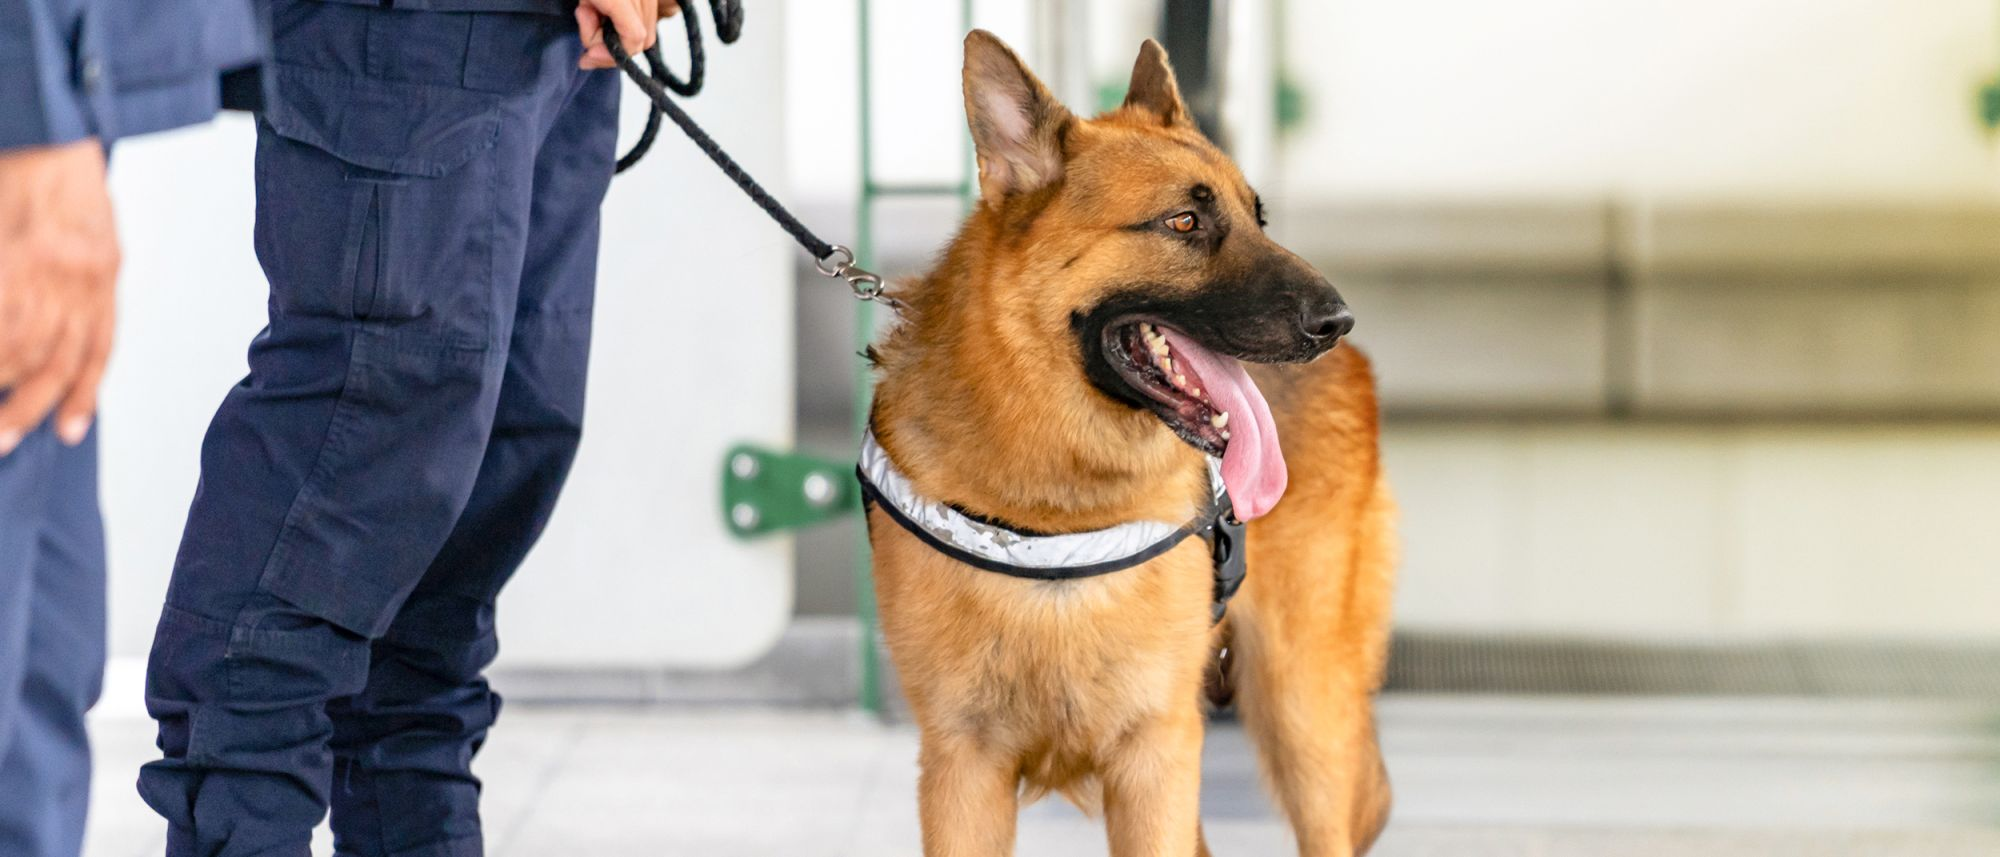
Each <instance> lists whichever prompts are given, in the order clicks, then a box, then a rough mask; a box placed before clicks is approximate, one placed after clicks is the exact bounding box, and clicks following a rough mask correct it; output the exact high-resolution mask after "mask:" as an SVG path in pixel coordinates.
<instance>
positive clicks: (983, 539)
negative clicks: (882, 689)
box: [854, 431, 1248, 622]
mask: <svg viewBox="0 0 2000 857" xmlns="http://www.w3.org/2000/svg"><path fill="white" fill-rule="evenodd" d="M854 469H855V473H856V475H858V476H860V478H861V497H862V500H863V502H865V503H867V504H868V505H869V506H871V507H880V508H881V509H882V512H883V514H885V515H887V516H888V517H889V520H892V521H895V522H896V525H897V526H900V527H902V528H903V529H905V530H908V531H909V533H910V535H913V536H916V537H917V539H918V540H919V541H922V542H923V543H924V544H926V545H929V546H930V548H931V549H932V550H935V551H937V552H938V553H941V554H944V555H945V556H948V557H951V558H952V559H955V560H957V561H959V562H962V563H965V564H966V565H969V566H972V567H973V568H977V569H981V570H984V571H991V572H996V573H999V574H1004V575H1007V576H1009V577H1020V578H1026V579H1028V580H1080V579H1082V578H1086V577H1096V576H1098V575H1100V574H1110V573H1111V572H1114V571H1123V570H1125V569H1128V568H1132V567H1133V566H1136V565H1139V564H1141V563H1144V562H1146V561H1147V560H1151V559H1153V558H1155V557H1158V556H1159V555H1161V554H1164V553H1166V552H1167V551H1169V550H1172V549H1173V548H1174V547H1175V546H1177V545H1179V544H1180V543H1181V542H1183V541H1186V540H1187V539H1188V537H1190V536H1200V537H1201V538H1202V540H1203V541H1206V542H1207V543H1208V547H1209V555H1210V557H1211V558H1212V559H1213V560H1214V563H1215V590H1214V599H1215V600H1214V605H1213V607H1212V608H1211V609H1210V618H1211V619H1212V620H1213V621H1216V622H1220V621H1222V616H1223V613H1224V612H1225V611H1226V610H1227V608H1228V604H1229V599H1230V598H1231V597H1232V596H1234V595H1235V594H1236V590H1237V589H1238V588H1240V587H1242V585H1243V577H1244V574H1245V572H1246V571H1247V570H1248V569H1247V567H1246V566H1245V563H1244V556H1243V528H1244V527H1243V522H1242V521H1238V520H1236V516H1235V514H1234V508H1233V507H1232V506H1231V505H1230V502H1229V491H1228V489H1226V488H1224V487H1223V484H1222V465H1221V463H1220V462H1218V461H1216V460H1215V459H1213V458H1210V459H1209V460H1208V481H1209V485H1211V486H1212V488H1211V492H1210V497H1209V503H1208V506H1207V508H1205V509H1203V510H1202V512H1201V513H1200V514H1199V515H1197V516H1196V517H1195V519H1194V520H1192V521H1189V522H1187V523H1185V524H1181V525H1179V526H1176V525H1174V524H1169V523H1163V522H1160V521H1130V522H1127V523H1123V524H1118V525H1117V526H1112V527H1106V528H1104V529H1101V530H1091V531H1089V532H1082V533H1061V534H1049V533H1036V532H1028V531H1023V530H1016V529H1012V528H1009V527H1007V526H1005V525H1003V524H1001V523H999V522H997V521H994V520H991V519H988V518H985V517H982V516H979V515H976V514H973V513H971V512H968V511H966V510H964V509H961V508H959V507H957V506H954V505H952V504H950V503H946V502H944V501H941V500H932V499H929V498H926V497H924V496H922V495H920V494H918V493H917V491H916V488H915V487H914V486H912V485H911V484H910V480H909V477H906V476H904V475H903V473H902V471H899V470H897V469H896V465H895V462H892V461H890V460H889V453H888V451H887V450H885V449H883V448H882V445H881V444H880V443H877V442H876V440H875V432H873V431H869V432H867V433H866V434H864V435H863V436H862V438H861V461H860V463H859V464H858V465H856V467H855V468H854Z"/></svg>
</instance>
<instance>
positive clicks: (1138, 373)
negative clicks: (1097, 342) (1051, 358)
mask: <svg viewBox="0 0 2000 857" xmlns="http://www.w3.org/2000/svg"><path fill="white" fill-rule="evenodd" d="M1105 338H1106V340H1107V342H1106V343H1105V344H1106V350H1107V351H1109V352H1110V353H1108V354H1107V355H1106V356H1107V358H1108V359H1110V361H1111V368H1113V369H1116V370H1118V376H1119V377H1120V378H1123V379H1125V383H1127V384H1130V385H1131V386H1132V389H1134V390H1137V391H1139V392H1140V393H1142V394H1144V395H1145V397H1146V398H1147V399H1149V400H1151V401H1152V402H1153V403H1154V407H1153V411H1154V412H1155V413H1157V414H1159V415H1160V419H1161V421H1163V422H1165V423H1166V424H1167V428H1170V429H1172V430H1173V432H1174V434H1177V435H1180V437H1181V439H1182V440H1185V441H1187V442H1188V444H1189V445H1190V446H1193V447H1194V448H1195V449H1199V450H1201V451H1202V452H1205V453H1208V454H1209V455H1214V456H1220V455H1222V454H1223V452H1224V451H1225V450H1226V449H1227V448H1228V446H1229V441H1230V439H1231V436H1230V433H1229V412H1227V411H1224V410H1222V409H1221V408H1219V407H1217V406H1216V404H1215V402H1214V400H1213V399H1211V398H1210V397H1209V394H1208V391H1207V390H1205V389H1202V379H1201V376H1200V375H1198V374H1197V375H1195V376H1194V377H1193V378H1189V377H1188V374H1187V373H1188V371H1189V369H1191V368H1193V367H1192V362H1191V361H1190V360H1189V359H1188V357H1187V352H1186V351H1185V350H1181V351H1178V352H1176V351H1175V349H1174V346H1173V343H1172V342H1170V341H1168V339H1167V336H1166V334H1165V333H1164V332H1163V329H1162V328H1159V327H1155V326H1154V325H1153V323H1152V322H1147V321H1140V322H1134V323H1130V324H1124V325H1119V326H1118V327H1116V328H1113V329H1112V330H1110V331H1108V332H1107V333H1106V337H1105ZM1176 338H1178V337H1176ZM1176 357H1179V358H1180V359H1179V360H1175V358H1176Z"/></svg>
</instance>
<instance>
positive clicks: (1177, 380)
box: [1174, 375, 1187, 387]
mask: <svg viewBox="0 0 2000 857" xmlns="http://www.w3.org/2000/svg"><path fill="white" fill-rule="evenodd" d="M1174 386H1176V387H1186V386H1187V376H1186V375H1175V376H1174Z"/></svg>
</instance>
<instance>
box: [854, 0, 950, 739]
mask: <svg viewBox="0 0 2000 857" xmlns="http://www.w3.org/2000/svg"><path fill="white" fill-rule="evenodd" d="M873 5H874V4H873V3H871V2H870V0H859V6H860V10H859V12H860V14H859V15H858V16H857V19H858V21H859V26H860V32H859V35H860V39H859V43H860V53H859V56H858V57H857V65H859V66H860V92H861V109H860V111H859V112H860V119H861V123H860V124H861V128H860V133H861V193H860V195H859V197H858V198H857V200H856V205H855V213H854V214H855V216H854V255H855V259H856V261H858V262H861V263H862V264H863V265H864V266H867V265H871V264H872V263H873V261H874V257H875V204H876V203H877V202H879V201H881V199H882V198H883V197H885V196H957V197H958V199H959V203H960V207H961V208H963V209H966V210H970V208H971V206H972V200H973V190H974V189H973V172H974V169H973V166H972V137H971V135H969V134H967V135H964V137H963V142H962V144H961V145H962V149H961V151H962V153H963V157H962V158H961V159H960V160H961V164H960V173H959V180H958V181H957V182H955V183H952V184H884V183H882V182H878V181H876V180H875V105H874V97H875V92H874V79H875V75H874V69H873V67H874V56H873V54H872V51H871V46H872V45H873V43H874V38H873V35H872V33H870V31H869V21H870V18H871V16H870V15H869V11H870V8H871V7H872V6H873ZM958 14H959V29H960V30H961V31H966V30H970V29H972V0H959V6H958ZM961 34H962V33H961ZM874 340H875V305H874V304H873V303H871V302H868V301H862V302H861V303H860V304H859V306H857V307H856V308H855V313H854V345H855V350H856V351H860V350H862V349H864V348H867V347H868V345H869V343H871V342H873V341H874ZM874 387H875V376H874V375H873V373H872V372H871V371H870V369H869V368H868V366H867V364H865V363H858V362H857V363H856V364H855V367H854V438H855V443H856V445H857V446H858V445H859V443H860V440H861V433H862V432H864V431H867V430H868V416H869V408H870V404H871V403H872V402H873V401H874ZM860 523H861V538H860V539H858V540H857V547H856V548H855V551H854V590H855V614H856V617H857V618H858V619H859V620H860V622H861V687H860V688H859V693H860V697H861V700H860V701H861V707H862V708H863V709H864V710H866V711H869V712H872V713H875V714H881V713H882V710H883V708H884V700H883V697H882V690H883V689H882V662H881V656H880V654H879V653H878V647H877V646H876V639H875V638H876V637H877V636H878V634H879V630H878V629H879V625H878V623H877V621H876V616H875V582H874V575H873V574H872V571H871V570H872V567H873V566H872V563H871V562H870V559H869V553H868V521H867V518H866V517H865V516H864V517H863V518H862V519H861V522H860Z"/></svg>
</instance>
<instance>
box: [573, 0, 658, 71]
mask: <svg viewBox="0 0 2000 857" xmlns="http://www.w3.org/2000/svg"><path fill="white" fill-rule="evenodd" d="M680 10H681V6H680V3H679V2H678V0H581V2H579V3H577V4H576V27H577V31H578V34H579V35H581V36H582V37H583V48H584V50H583V58H582V59H580V60H578V61H577V67H578V68H615V67H616V66H617V65H618V63H617V61H615V60H613V59H612V58H611V49H609V48H607V47H605V46H604V20H605V19H606V18H609V19H611V25H612V26H613V27H616V28H618V37H619V39H620V40H621V41H623V42H624V43H625V52H626V53H628V54H632V55H634V56H637V55H638V54H639V53H640V52H642V51H644V50H646V49H647V48H650V47H652V46H653V41H654V39H655V38H656V37H657V35H658V33H657V32H656V31H655V29H654V27H653V22H655V21H658V20H660V19H661V18H671V17H673V16H674V14H675V13H677V12H679V11H680Z"/></svg>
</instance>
